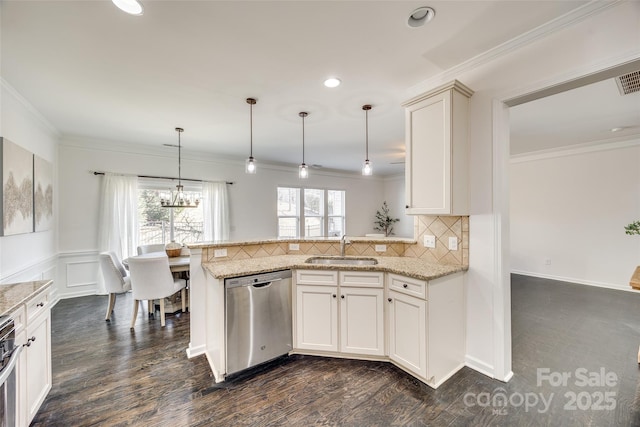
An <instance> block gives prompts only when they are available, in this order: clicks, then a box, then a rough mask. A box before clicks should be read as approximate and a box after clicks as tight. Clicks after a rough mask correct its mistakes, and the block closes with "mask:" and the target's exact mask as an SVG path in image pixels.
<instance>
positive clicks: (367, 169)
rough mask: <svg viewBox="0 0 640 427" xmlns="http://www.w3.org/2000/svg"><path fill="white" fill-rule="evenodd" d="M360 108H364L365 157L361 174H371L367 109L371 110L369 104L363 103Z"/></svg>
mask: <svg viewBox="0 0 640 427" xmlns="http://www.w3.org/2000/svg"><path fill="white" fill-rule="evenodd" d="M362 109H363V110H364V123H365V126H364V129H365V131H364V132H365V133H364V135H365V138H364V141H365V147H366V149H365V150H366V157H365V160H364V165H362V175H365V176H370V175H372V174H373V168H372V167H371V162H370V161H369V110H371V105H369V104H367V105H363V106H362Z"/></svg>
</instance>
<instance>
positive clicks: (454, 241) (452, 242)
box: [449, 237, 458, 251]
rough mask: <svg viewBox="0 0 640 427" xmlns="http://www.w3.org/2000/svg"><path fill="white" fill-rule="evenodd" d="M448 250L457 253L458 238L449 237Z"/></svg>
mask: <svg viewBox="0 0 640 427" xmlns="http://www.w3.org/2000/svg"><path fill="white" fill-rule="evenodd" d="M449 250H450V251H457V250H458V238H457V237H449Z"/></svg>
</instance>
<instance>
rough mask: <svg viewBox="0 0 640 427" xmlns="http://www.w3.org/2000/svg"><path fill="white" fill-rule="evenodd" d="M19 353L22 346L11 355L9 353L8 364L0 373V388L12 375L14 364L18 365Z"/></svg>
mask: <svg viewBox="0 0 640 427" xmlns="http://www.w3.org/2000/svg"><path fill="white" fill-rule="evenodd" d="M21 351H22V346H21V345H19V346H18V347H16V348H15V349H14V350H13V353H11V358H10V359H9V363H7V364H6V366H5V367H4V369H3V370H2V371H1V372H0V386H1V385H3V384H4V383H5V382H7V379H9V376H10V375H11V374H12V373H13V369H14V368H15V367H16V363H18V357H20V352H21Z"/></svg>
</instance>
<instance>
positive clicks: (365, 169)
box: [362, 160, 373, 176]
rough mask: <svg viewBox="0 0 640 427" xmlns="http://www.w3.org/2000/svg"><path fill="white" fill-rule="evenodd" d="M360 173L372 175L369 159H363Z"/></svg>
mask: <svg viewBox="0 0 640 427" xmlns="http://www.w3.org/2000/svg"><path fill="white" fill-rule="evenodd" d="M362 175H365V176H369V175H373V168H372V167H371V162H370V161H369V160H365V161H364V165H362Z"/></svg>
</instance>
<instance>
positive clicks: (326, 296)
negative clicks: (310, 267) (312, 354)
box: [296, 285, 338, 351]
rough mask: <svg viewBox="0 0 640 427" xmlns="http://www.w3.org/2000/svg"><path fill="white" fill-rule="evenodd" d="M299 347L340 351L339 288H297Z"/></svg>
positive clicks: (297, 344)
mask: <svg viewBox="0 0 640 427" xmlns="http://www.w3.org/2000/svg"><path fill="white" fill-rule="evenodd" d="M296 347H297V348H299V349H304V350H320V351H338V287H337V286H324V285H320V286H318V285H298V286H296Z"/></svg>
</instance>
